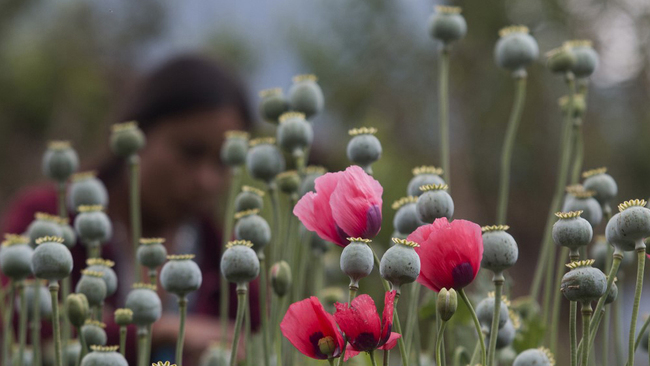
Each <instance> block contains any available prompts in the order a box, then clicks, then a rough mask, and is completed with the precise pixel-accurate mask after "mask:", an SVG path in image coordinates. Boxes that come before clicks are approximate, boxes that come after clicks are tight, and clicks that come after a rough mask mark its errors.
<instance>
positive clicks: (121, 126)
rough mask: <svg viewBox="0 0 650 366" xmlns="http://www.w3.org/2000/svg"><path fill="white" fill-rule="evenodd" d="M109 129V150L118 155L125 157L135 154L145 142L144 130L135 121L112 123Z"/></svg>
mask: <svg viewBox="0 0 650 366" xmlns="http://www.w3.org/2000/svg"><path fill="white" fill-rule="evenodd" d="M111 130H112V133H111V137H110V145H111V150H112V151H113V154H115V155H117V156H119V157H123V158H126V157H129V156H133V155H135V154H137V153H138V151H140V150H141V149H142V148H143V147H144V145H145V143H146V138H145V136H144V132H142V130H141V129H140V128H139V127H138V123H137V122H135V121H132V122H125V123H117V124H114V125H113V126H112V128H111Z"/></svg>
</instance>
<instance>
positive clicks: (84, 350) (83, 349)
mask: <svg viewBox="0 0 650 366" xmlns="http://www.w3.org/2000/svg"><path fill="white" fill-rule="evenodd" d="M120 328H122V327H120ZM123 328H124V333H125V335H124V341H125V342H126V327H123ZM120 331H121V330H120ZM77 335H78V337H79V344H80V345H81V350H80V351H79V357H78V358H77V362H76V363H75V365H77V366H79V365H81V360H83V358H84V356H86V353H88V346H87V345H86V338H84V335H83V333H81V327H78V328H77ZM121 336H122V335H121V334H120V337H121ZM125 352H126V343H125V344H124V345H122V344H121V341H120V353H121V354H122V356H124V355H125V354H126V353H125Z"/></svg>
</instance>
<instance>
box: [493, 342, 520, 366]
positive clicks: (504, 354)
mask: <svg viewBox="0 0 650 366" xmlns="http://www.w3.org/2000/svg"><path fill="white" fill-rule="evenodd" d="M515 336H516V334H515ZM496 356H497V360H499V363H500V364H501V365H512V363H513V362H515V358H517V351H515V349H514V348H513V347H508V346H506V347H504V348H502V349H500V350H499V352H497V355H496Z"/></svg>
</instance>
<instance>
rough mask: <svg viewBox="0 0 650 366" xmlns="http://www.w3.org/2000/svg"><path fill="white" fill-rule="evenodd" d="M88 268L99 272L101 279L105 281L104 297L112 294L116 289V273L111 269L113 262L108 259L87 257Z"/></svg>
mask: <svg viewBox="0 0 650 366" xmlns="http://www.w3.org/2000/svg"><path fill="white" fill-rule="evenodd" d="M86 265H87V266H88V268H86V269H88V270H90V271H95V272H101V274H102V279H103V280H104V282H105V283H106V297H108V296H111V295H113V294H114V293H115V292H116V291H117V274H116V273H115V271H114V270H113V266H115V263H114V262H113V261H111V260H108V259H102V258H89V259H87V260H86Z"/></svg>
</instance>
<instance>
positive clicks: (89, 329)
mask: <svg viewBox="0 0 650 366" xmlns="http://www.w3.org/2000/svg"><path fill="white" fill-rule="evenodd" d="M104 328H106V324H104V323H102V322H98V321H96V320H90V319H88V320H86V324H84V325H83V326H82V327H81V334H82V335H83V337H84V341H85V342H86V344H87V345H88V347H90V346H105V345H106V341H107V340H108V337H107V336H106V331H105V330H104Z"/></svg>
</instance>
